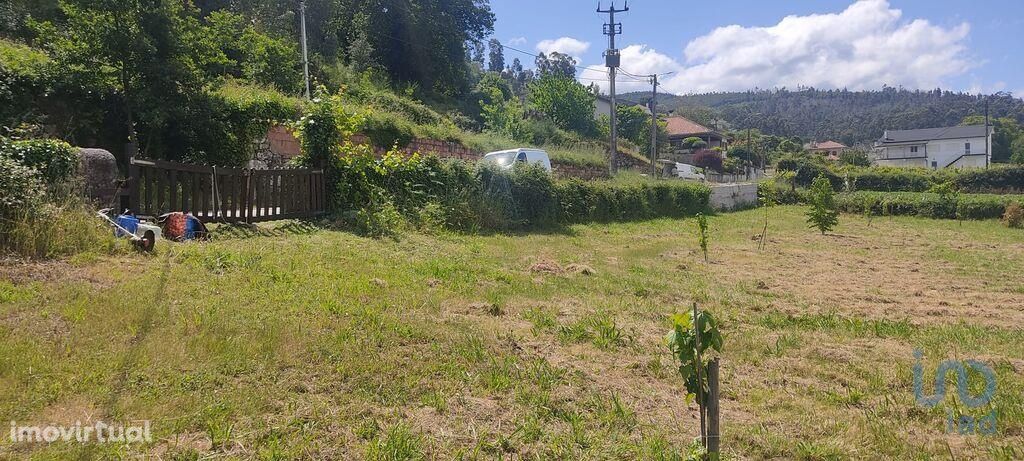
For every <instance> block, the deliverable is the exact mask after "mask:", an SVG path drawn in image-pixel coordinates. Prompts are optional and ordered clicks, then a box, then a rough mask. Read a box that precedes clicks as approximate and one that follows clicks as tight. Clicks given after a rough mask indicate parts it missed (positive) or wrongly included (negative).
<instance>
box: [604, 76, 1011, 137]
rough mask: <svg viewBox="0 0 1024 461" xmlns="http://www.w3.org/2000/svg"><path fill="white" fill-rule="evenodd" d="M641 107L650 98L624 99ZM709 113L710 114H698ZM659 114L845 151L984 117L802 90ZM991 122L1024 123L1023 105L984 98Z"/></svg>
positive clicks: (965, 107)
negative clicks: (832, 144)
mask: <svg viewBox="0 0 1024 461" xmlns="http://www.w3.org/2000/svg"><path fill="white" fill-rule="evenodd" d="M623 97H624V98H625V99H627V100H630V101H635V102H642V101H647V100H648V99H649V98H650V92H635V93H628V94H625V95H623ZM702 108H709V109H710V110H706V109H702ZM658 110H659V112H667V111H669V110H676V111H679V112H680V113H682V114H684V115H687V116H692V117H695V118H697V119H700V120H697V121H700V122H702V123H712V124H713V123H714V119H716V118H717V119H719V120H724V121H726V122H728V124H729V126H731V127H733V128H736V129H743V128H748V127H749V128H758V129H760V130H762V131H764V132H765V133H768V134H775V135H785V136H800V137H802V138H804V139H808V140H810V139H817V140H827V139H834V140H836V141H840V142H843V143H844V144H847V145H853V144H857V143H863V142H870V141H873V140H876V139H878V138H879V137H881V136H882V133H883V132H884V131H885V130H887V129H890V130H899V129H916V128H928V127H938V126H951V125H958V124H960V122H961V121H963V119H964V117H966V116H969V115H979V114H984V113H985V100H984V98H983V97H981V96H977V95H969V94H963V93H953V92H949V91H940V90H933V91H907V90H899V89H895V88H885V89H883V90H881V91H846V90H815V89H801V90H798V91H788V90H772V91H748V92H732V93H707V94H696V95H685V96H676V95H670V94H659V95H658ZM989 110H990V115H991V116H992V118H998V117H1012V118H1014V119H1016V120H1017V121H1018V122H1024V101H1022V100H1021V99H1019V98H1014V97H1011V96H1010V95H1008V94H1005V93H1000V94H996V95H993V96H990V97H989Z"/></svg>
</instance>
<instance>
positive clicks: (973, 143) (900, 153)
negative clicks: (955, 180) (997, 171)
mask: <svg viewBox="0 0 1024 461" xmlns="http://www.w3.org/2000/svg"><path fill="white" fill-rule="evenodd" d="M987 131H988V132H987V133H986V129H985V125H971V126H951V127H945V128H925V129H921V130H889V131H886V132H885V134H884V135H883V136H882V138H881V139H879V140H878V141H876V142H875V148H874V154H875V159H874V163H875V164H876V165H883V166H917V167H925V168H932V169H940V168H984V167H987V166H988V164H989V163H991V161H992V152H991V146H992V130H991V129H989V130H987ZM986 137H987V138H988V140H987V141H988V142H986ZM986 146H989V148H988V149H987V150H986Z"/></svg>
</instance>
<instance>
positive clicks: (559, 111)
mask: <svg viewBox="0 0 1024 461" xmlns="http://www.w3.org/2000/svg"><path fill="white" fill-rule="evenodd" d="M595 99H596V97H595V96H594V94H593V93H591V92H590V91H589V90H587V87H585V86H583V85H582V84H580V82H578V81H576V79H574V78H571V77H565V76H561V75H558V74H555V73H548V74H545V75H543V76H541V78H539V79H537V80H536V81H534V82H533V83H531V84H530V85H529V101H530V104H532V105H533V107H534V108H536V109H537V110H539V111H541V112H543V113H544V114H545V115H547V116H548V117H549V118H550V119H551V120H552V121H553V122H555V125H557V126H558V127H559V128H562V129H564V130H570V131H575V132H577V133H581V134H587V135H589V134H592V133H594V132H595V128H596V124H595V123H594V108H595V102H594V101H595Z"/></svg>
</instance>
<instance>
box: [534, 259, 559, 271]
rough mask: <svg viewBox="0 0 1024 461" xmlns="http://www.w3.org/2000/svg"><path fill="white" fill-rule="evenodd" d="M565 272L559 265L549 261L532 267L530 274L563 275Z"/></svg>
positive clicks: (542, 261)
mask: <svg viewBox="0 0 1024 461" xmlns="http://www.w3.org/2000/svg"><path fill="white" fill-rule="evenodd" d="M563 271H564V269H562V266H560V265H558V263H556V262H554V261H549V260H541V261H537V262H535V263H533V264H532V265H530V272H533V273H535V274H561V273H562V272H563Z"/></svg>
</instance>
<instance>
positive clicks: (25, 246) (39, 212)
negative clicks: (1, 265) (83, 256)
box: [0, 138, 117, 258]
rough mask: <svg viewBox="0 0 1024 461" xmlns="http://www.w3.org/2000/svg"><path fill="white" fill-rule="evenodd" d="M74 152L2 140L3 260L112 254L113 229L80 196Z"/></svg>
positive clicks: (47, 143) (58, 145)
mask: <svg viewBox="0 0 1024 461" xmlns="http://www.w3.org/2000/svg"><path fill="white" fill-rule="evenodd" d="M77 162H78V159H77V156H76V155H75V151H74V149H73V148H72V147H71V146H70V145H68V144H67V143H64V142H61V141H54V140H12V139H7V138H0V171H3V174H0V256H7V255H14V256H20V257H25V258H52V257H59V256H70V255H75V254H79V253H83V252H92V253H109V252H112V251H115V250H116V249H117V246H116V244H115V242H114V241H113V237H112V236H111V234H110V232H109V230H108V229H106V227H105V226H102V225H101V223H100V222H99V220H97V219H96V218H95V217H94V216H92V213H91V212H90V211H89V206H88V205H89V204H86V203H84V202H83V201H82V200H81V199H79V198H77V195H76V184H74V182H73V175H74V173H75V170H76V168H77V166H78V163H77Z"/></svg>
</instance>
